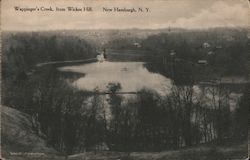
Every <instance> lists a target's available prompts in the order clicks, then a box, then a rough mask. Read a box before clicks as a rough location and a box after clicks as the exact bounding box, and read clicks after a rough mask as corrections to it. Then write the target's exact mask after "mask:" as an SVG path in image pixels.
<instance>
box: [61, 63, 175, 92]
mask: <svg viewBox="0 0 250 160" xmlns="http://www.w3.org/2000/svg"><path fill="white" fill-rule="evenodd" d="M143 64H144V63H143V62H103V63H98V62H97V63H90V64H84V65H79V66H67V67H61V68H59V70H61V71H67V72H77V73H84V74H85V77H82V78H79V79H78V80H76V81H74V82H73V85H76V86H77V87H79V88H80V89H84V90H89V91H93V90H94V89H95V88H96V87H98V88H99V90H100V91H106V90H107V88H106V87H107V85H108V84H109V83H120V84H121V87H122V89H121V91H123V92H134V91H139V90H141V89H143V88H146V89H150V90H154V91H156V92H157V93H159V94H161V95H165V94H167V93H169V90H170V87H171V81H170V79H168V78H166V77H164V76H162V75H160V74H158V73H152V72H149V71H148V70H147V69H146V68H145V67H143Z"/></svg>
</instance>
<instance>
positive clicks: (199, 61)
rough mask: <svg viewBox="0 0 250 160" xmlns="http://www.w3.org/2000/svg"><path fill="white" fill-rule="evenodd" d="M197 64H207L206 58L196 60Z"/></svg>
mask: <svg viewBox="0 0 250 160" xmlns="http://www.w3.org/2000/svg"><path fill="white" fill-rule="evenodd" d="M198 64H202V65H207V64H208V63H207V60H198Z"/></svg>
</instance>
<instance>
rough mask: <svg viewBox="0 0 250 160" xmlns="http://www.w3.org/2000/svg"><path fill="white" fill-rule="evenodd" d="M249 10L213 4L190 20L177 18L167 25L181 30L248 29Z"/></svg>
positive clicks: (217, 3) (219, 3)
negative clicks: (181, 28)
mask: <svg viewBox="0 0 250 160" xmlns="http://www.w3.org/2000/svg"><path fill="white" fill-rule="evenodd" d="M249 16H250V14H249V10H248V8H246V7H244V6H243V5H242V4H234V5H229V4H228V3H225V2H223V1H218V2H215V3H214V4H213V5H212V6H211V7H210V8H209V9H203V10H201V11H200V12H199V13H196V14H195V15H194V16H193V17H191V18H178V19H177V20H175V21H173V22H169V23H168V25H171V26H174V27H183V28H210V27H237V26H242V27H248V26H249Z"/></svg>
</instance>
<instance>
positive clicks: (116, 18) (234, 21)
mask: <svg viewBox="0 0 250 160" xmlns="http://www.w3.org/2000/svg"><path fill="white" fill-rule="evenodd" d="M15 7H20V8H36V9H40V10H39V11H37V10H36V11H33V12H30V11H25V12H23V11H16V10H15ZM41 7H46V8H48V7H52V8H53V9H54V11H41ZM55 7H60V8H66V7H78V8H82V7H92V10H93V11H91V12H70V11H64V12H58V11H55ZM104 7H106V8H112V9H113V8H114V7H119V8H127V9H130V8H135V9H136V10H137V9H138V8H143V9H144V12H133V13H130V12H114V11H113V12H104V11H103V8H104ZM249 7H250V4H249V2H248V0H220V1H218V0H206V1H205V0H137V1H135V0H54V1H52V0H3V1H2V4H1V25H2V26H1V27H2V29H3V30H15V31H19V30H21V31H39V30H62V29H129V28H139V29H159V28H168V27H172V28H175V27H178V28H186V29H206V28H211V27H249V26H250V8H249ZM145 8H149V12H145Z"/></svg>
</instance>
